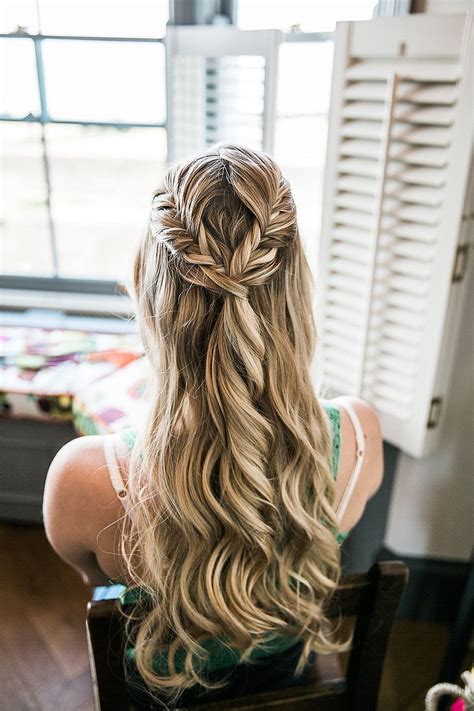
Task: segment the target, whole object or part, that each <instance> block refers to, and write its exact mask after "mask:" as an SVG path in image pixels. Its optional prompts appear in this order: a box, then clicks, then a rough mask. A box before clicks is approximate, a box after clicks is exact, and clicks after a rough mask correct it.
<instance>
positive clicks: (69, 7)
mask: <svg viewBox="0 0 474 711" xmlns="http://www.w3.org/2000/svg"><path fill="white" fill-rule="evenodd" d="M185 1H187V0H185ZM39 8H40V13H41V30H42V31H43V33H44V34H49V35H85V36H89V37H91V36H93V37H109V36H113V37H163V36H164V34H165V29H166V23H167V21H168V0H128V2H117V0H68V1H67V2H64V0H39Z"/></svg>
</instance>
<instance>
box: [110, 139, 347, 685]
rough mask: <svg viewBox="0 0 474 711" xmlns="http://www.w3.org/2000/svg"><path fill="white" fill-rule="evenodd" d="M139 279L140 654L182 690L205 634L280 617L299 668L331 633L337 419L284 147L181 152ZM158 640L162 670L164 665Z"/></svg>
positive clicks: (133, 550) (147, 676)
mask: <svg viewBox="0 0 474 711" xmlns="http://www.w3.org/2000/svg"><path fill="white" fill-rule="evenodd" d="M134 290H135V299H136V305H137V318H138V325H139V329H140V334H141V338H142V341H143V344H144V347H145V350H146V353H147V355H148V359H149V362H150V365H151V370H152V373H153V396H152V402H151V407H150V412H149V417H148V420H147V423H146V427H145V428H144V431H143V432H142V434H141V437H139V439H138V441H137V446H136V449H135V453H134V455H133V456H132V467H131V473H130V477H129V482H128V487H129V496H130V498H131V499H132V503H133V504H134V512H135V515H134V517H133V520H132V519H129V520H128V522H127V531H126V535H125V536H124V537H123V553H124V556H125V559H126V561H127V565H128V568H129V575H130V577H131V579H132V580H133V581H134V582H135V583H136V584H137V585H139V586H141V587H142V588H144V590H145V591H146V592H147V593H148V598H147V599H148V604H147V606H146V609H145V608H144V609H143V610H142V613H141V617H140V620H139V624H138V626H137V629H135V633H134V645H135V655H136V665H137V669H138V671H139V673H140V675H141V676H142V678H143V679H144V680H145V682H146V684H147V685H148V687H149V688H150V689H152V690H156V691H158V692H159V693H161V694H163V693H164V695H165V696H166V697H172V696H174V697H175V698H176V696H177V695H179V692H180V690H182V689H184V688H188V687H190V686H192V685H194V684H196V683H201V684H203V685H204V686H206V687H208V688H213V687H214V686H216V684H211V683H210V681H209V680H208V679H206V676H205V673H204V666H203V664H204V663H205V660H206V657H207V654H208V652H207V651H206V649H205V648H204V647H203V646H202V642H203V640H205V639H208V638H210V637H212V638H216V637H217V638H220V639H221V640H223V644H226V645H229V646H230V647H232V648H233V649H234V650H237V651H238V653H239V654H240V658H241V660H242V661H245V660H248V659H249V657H250V655H251V653H252V652H253V650H255V649H256V648H261V647H264V646H265V642H266V641H268V639H269V636H271V635H275V634H276V635H290V636H297V637H299V638H300V639H302V640H303V642H304V644H303V646H302V653H301V657H300V659H299V663H298V667H297V670H296V671H297V672H300V671H301V670H302V669H303V667H304V665H305V663H306V662H307V660H308V656H309V654H310V653H311V652H312V651H319V652H328V651H331V650H333V649H336V648H338V645H337V644H336V643H335V642H334V641H333V638H332V636H331V634H330V632H329V624H328V620H327V619H326V617H325V614H324V611H323V605H324V603H325V602H326V600H327V598H328V596H329V594H330V593H331V592H332V591H333V589H334V588H335V586H336V584H337V581H338V576H339V572H340V561H339V547H338V544H337V542H336V537H335V531H336V530H337V524H336V518H335V513H334V510H333V501H334V482H333V478H332V475H331V470H330V462H331V453H332V442H331V435H330V431H329V427H328V423H327V420H326V417H325V415H324V413H323V412H322V409H321V406H320V404H319V402H318V399H317V398H316V396H315V394H314V391H313V388H312V385H311V380H310V375H309V364H310V361H311V359H312V355H313V350H314V342H315V329H314V322H313V317H312V311H311V298H310V273H309V269H308V265H307V262H306V259H305V256H304V253H303V250H302V246H301V242H300V237H299V233H298V228H297V222H296V209H295V204H294V201H293V198H292V195H291V191H290V187H289V185H288V182H287V181H286V180H285V178H284V177H283V176H282V174H281V171H280V169H279V168H278V166H277V165H276V164H275V163H274V161H273V160H272V159H271V158H270V157H269V156H268V155H266V154H264V153H260V152H257V151H253V150H250V149H248V148H244V147H242V146H238V145H223V144H218V145H216V146H213V147H211V148H210V149H209V150H208V151H206V152H205V153H203V154H201V155H199V156H197V157H194V158H193V159H191V160H189V161H187V162H184V163H181V164H180V165H178V166H174V167H172V168H170V169H169V170H168V172H167V173H166V175H165V177H164V180H163V184H162V186H161V187H160V188H159V189H158V190H157V191H156V193H155V195H154V198H153V204H152V209H151V217H150V221H149V226H148V229H147V231H146V234H145V236H144V238H143V240H142V242H141V244H140V247H139V250H138V254H137V257H136V262H135V271H134ZM164 649H168V650H169V651H168V667H169V672H170V673H169V675H168V676H164V675H160V674H159V673H158V672H157V670H156V668H155V669H154V667H153V659H154V656H155V655H156V653H157V650H164ZM176 654H178V656H181V658H184V659H185V664H184V670H181V671H180V670H179V669H177V668H176V666H175V663H176V660H177V659H178V657H176Z"/></svg>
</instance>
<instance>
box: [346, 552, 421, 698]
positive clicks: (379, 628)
mask: <svg viewBox="0 0 474 711" xmlns="http://www.w3.org/2000/svg"><path fill="white" fill-rule="evenodd" d="M369 577H370V578H371V579H372V582H373V585H371V586H370V588H369V590H368V595H370V596H371V598H372V599H371V600H369V601H368V609H370V608H372V613H371V614H366V613H362V614H359V615H358V617H357V622H356V625H355V630H354V638H353V646H352V650H351V653H350V656H349V662H348V668H347V692H348V697H349V698H350V699H351V709H354V711H367V709H376V708H377V697H378V691H379V688H380V682H381V678H382V672H383V664H384V659H385V655H386V650H387V646H388V643H389V640H390V634H391V632H392V628H393V623H394V621H395V615H396V612H397V608H398V605H399V602H400V599H401V596H402V594H403V590H404V589H405V587H406V584H407V580H408V569H407V568H406V566H404V564H403V563H400V562H399V561H384V562H380V563H375V564H374V565H373V566H372V568H371V569H370V571H369ZM361 670H363V673H361Z"/></svg>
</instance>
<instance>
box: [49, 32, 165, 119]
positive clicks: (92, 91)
mask: <svg viewBox="0 0 474 711" xmlns="http://www.w3.org/2000/svg"><path fill="white" fill-rule="evenodd" d="M43 59H44V70H45V77H46V94H47V101H48V110H49V113H50V115H51V116H52V117H53V118H55V119H66V120H67V119H73V120H81V121H88V120H89V121H112V122H125V123H160V122H162V121H164V118H165V68H164V47H163V46H162V45H161V44H155V43H150V44H149V43H147V44H139V43H127V42H97V41H96V42H82V41H79V40H78V41H72V40H71V41H59V40H45V41H44V42H43Z"/></svg>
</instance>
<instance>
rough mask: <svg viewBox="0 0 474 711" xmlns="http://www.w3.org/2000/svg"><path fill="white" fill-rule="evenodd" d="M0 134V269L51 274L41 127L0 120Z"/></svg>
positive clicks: (22, 272) (19, 272)
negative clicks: (0, 211) (0, 240)
mask: <svg viewBox="0 0 474 711" xmlns="http://www.w3.org/2000/svg"><path fill="white" fill-rule="evenodd" d="M0 137H1V145H2V151H1V157H2V161H1V173H2V175H1V180H0V183H1V186H2V193H3V194H2V199H1V200H0V204H1V205H2V208H1V210H2V214H1V219H0V231H1V238H2V246H1V271H2V272H4V273H8V274H32V275H35V274H39V275H42V276H45V275H48V276H50V275H51V273H52V260H51V248H50V235H49V226H48V213H47V209H46V184H45V178H44V170H43V159H42V148H41V127H40V126H38V125H37V124H22V123H5V122H2V123H1V124H0Z"/></svg>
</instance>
